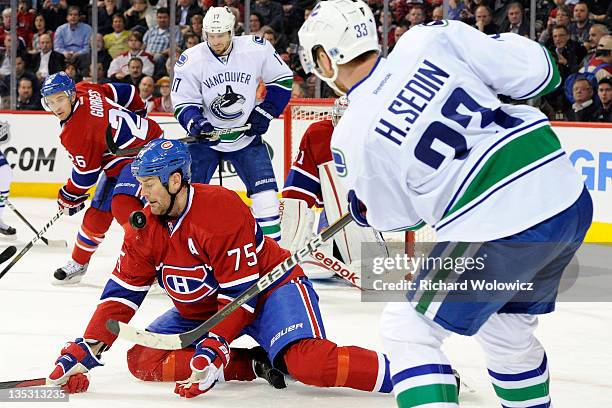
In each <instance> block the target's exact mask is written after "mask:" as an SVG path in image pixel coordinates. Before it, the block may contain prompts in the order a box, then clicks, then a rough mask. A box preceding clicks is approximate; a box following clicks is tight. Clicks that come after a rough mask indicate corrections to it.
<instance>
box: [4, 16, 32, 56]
mask: <svg viewBox="0 0 612 408" xmlns="http://www.w3.org/2000/svg"><path fill="white" fill-rule="evenodd" d="M31 34H32V31H31V30H28V29H24V28H20V27H17V35H18V36H19V42H20V43H22V45H20V46H19V47H20V48H22V47H24V48H25V47H27V45H28V44H29V43H30V35H31ZM10 36H11V9H10V8H5V9H4V10H2V27H0V44H1V43H4V38H5V37H10Z"/></svg>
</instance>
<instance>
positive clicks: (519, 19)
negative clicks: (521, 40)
mask: <svg viewBox="0 0 612 408" xmlns="http://www.w3.org/2000/svg"><path fill="white" fill-rule="evenodd" d="M500 32H502V33H515V34H518V35H524V36H529V21H528V20H527V19H526V18H525V11H524V9H523V5H522V4H521V3H518V2H515V3H510V4H508V6H507V8H506V19H505V20H504V22H503V23H502V25H501V27H500Z"/></svg>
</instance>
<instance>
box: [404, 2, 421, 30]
mask: <svg viewBox="0 0 612 408" xmlns="http://www.w3.org/2000/svg"><path fill="white" fill-rule="evenodd" d="M406 20H408V22H409V23H410V27H409V28H408V29H410V28H412V27H414V26H417V25H419V24H421V23H423V22H425V9H424V8H423V6H421V5H420V4H415V5H414V6H412V8H411V9H410V11H409V12H408V14H407V15H406Z"/></svg>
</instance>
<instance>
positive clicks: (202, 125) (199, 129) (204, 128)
mask: <svg viewBox="0 0 612 408" xmlns="http://www.w3.org/2000/svg"><path fill="white" fill-rule="evenodd" d="M214 130H215V128H214V127H213V125H211V124H210V122H209V121H207V120H206V119H204V118H202V117H201V118H199V119H198V118H197V117H196V118H193V119H191V120H190V121H189V123H187V132H188V133H189V135H190V136H201V135H203V134H206V133H210V132H212V131H214ZM199 141H200V143H203V144H205V145H206V146H216V145H218V144H219V142H220V141H221V140H220V139H219V138H215V139H213V140H211V139H207V138H205V137H202V138H201V139H199Z"/></svg>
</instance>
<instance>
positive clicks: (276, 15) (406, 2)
mask: <svg viewBox="0 0 612 408" xmlns="http://www.w3.org/2000/svg"><path fill="white" fill-rule="evenodd" d="M94 1H95V0H94ZM6 3H8V2H7V0H0V9H2V7H4V9H2V25H1V26H0V48H1V49H0V96H1V97H2V106H3V108H7V107H8V105H7V96H8V95H9V94H10V74H11V66H13V65H14V66H15V67H16V76H17V95H18V98H17V109H22V110H39V109H42V107H41V105H40V96H39V88H40V84H41V81H42V80H44V78H45V77H46V76H48V75H50V74H53V73H55V72H58V71H60V70H65V71H66V72H67V73H68V74H69V75H71V76H72V77H73V79H74V80H75V81H81V80H86V81H90V80H92V78H91V72H92V71H93V69H92V66H91V64H90V61H91V55H92V50H91V47H90V44H91V41H90V38H91V36H92V35H94V34H95V35H96V50H95V52H96V55H97V61H98V65H97V75H98V78H97V81H98V82H100V83H104V82H127V83H131V84H134V85H135V86H136V87H138V89H139V91H140V94H141V96H142V97H143V99H145V100H146V101H147V104H148V109H149V110H150V111H154V112H171V111H172V103H171V101H170V96H169V95H170V68H171V67H170V62H171V60H172V59H171V58H169V57H170V36H174V38H175V39H176V44H177V54H176V55H177V56H178V55H180V53H181V52H182V50H183V49H186V48H190V47H193V46H194V45H196V44H198V43H200V42H201V41H202V20H203V16H204V14H205V12H206V10H207V9H208V8H209V7H211V6H213V5H227V6H229V7H230V8H231V10H232V12H233V13H234V14H235V16H236V27H235V35H243V34H244V32H245V27H244V26H243V23H242V22H243V21H244V20H245V18H244V3H243V1H239V0H177V5H176V26H175V30H174V32H171V30H170V26H171V25H170V11H169V9H168V8H167V0H131V1H130V0H102V1H98V32H97V33H92V27H91V14H92V12H91V4H90V1H85V0H19V2H18V12H17V36H18V38H19V44H18V52H17V57H16V59H15V61H14V63H13V61H11V57H10V47H11V35H10V34H11V33H10V23H11V21H10V20H11V10H10V8H9V6H8V4H6ZM368 3H369V4H370V7H371V8H372V10H373V11H374V15H375V18H376V21H377V24H378V25H379V33H380V38H381V39H382V38H383V20H384V19H385V15H384V13H383V3H382V0H368ZM315 4H316V0H279V1H275V0H252V2H251V5H250V10H251V13H250V16H249V18H248V24H249V31H250V33H251V34H256V35H259V36H262V37H265V38H266V39H267V40H268V41H269V42H270V43H272V44H273V45H274V47H275V48H276V50H277V51H278V53H279V54H280V55H281V57H282V58H283V59H284V60H285V61H286V62H287V64H288V65H289V66H290V67H291V69H292V70H293V71H294V73H295V76H294V85H293V96H294V97H313V96H315V88H316V86H317V81H316V79H315V78H314V76H312V75H306V74H305V73H304V72H303V70H302V68H301V66H300V62H299V57H298V54H297V50H298V37H297V31H298V29H299V27H300V26H301V24H302V22H303V21H304V19H305V18H306V17H308V15H309V13H310V12H311V11H312V9H313V8H314V6H315ZM529 5H530V1H527V0H521V1H515V0H450V1H449V10H448V18H449V19H453V20H461V21H463V22H465V23H466V24H469V25H472V26H473V27H475V28H476V29H478V30H480V31H482V32H484V33H486V34H489V35H494V34H497V33H504V32H513V33H516V34H519V35H524V36H528V37H529V36H530V35H531V27H530V24H529V20H530V19H529V15H530V11H529V9H528V8H527V7H529ZM389 10H390V11H389V13H388V14H387V15H386V18H387V23H388V28H389V31H388V35H387V42H388V47H389V51H392V49H393V47H394V45H395V43H396V42H397V40H398V39H399V38H400V37H401V35H402V34H404V33H405V32H406V31H408V30H410V29H411V28H412V27H414V26H415V25H418V24H421V23H423V22H428V21H432V20H440V19H442V18H443V8H442V0H391V2H390V8H389ZM611 29H612V4H611V0H587V1H582V0H580V1H579V0H537V7H536V23H535V27H534V31H535V37H533V39H534V40H535V41H538V42H539V43H540V44H542V45H543V46H544V47H546V48H547V49H548V51H549V52H550V55H551V57H552V58H553V59H554V61H555V63H556V64H557V66H558V68H559V71H560V73H561V77H562V80H563V83H562V86H561V87H559V88H558V89H557V91H555V92H554V93H552V94H550V95H547V96H545V97H543V98H540V99H538V100H535V101H533V103H534V104H535V105H536V106H538V107H539V108H540V109H541V110H542V111H543V112H544V113H546V115H547V116H548V117H549V118H550V119H557V120H562V119H565V120H577V121H589V122H612V36H611V35H610V32H611ZM381 45H382V40H381ZM525 69H526V70H528V69H529V67H525ZM320 85H321V92H322V96H323V97H332V96H333V94H332V92H331V90H330V89H329V88H328V87H326V86H325V85H324V84H320ZM500 98H502V99H503V100H505V101H507V102H512V101H511V100H509V99H508V98H506V97H504V96H503V95H501V96H500Z"/></svg>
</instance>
